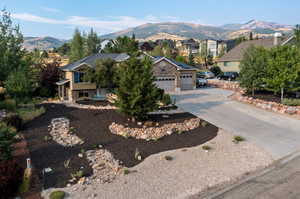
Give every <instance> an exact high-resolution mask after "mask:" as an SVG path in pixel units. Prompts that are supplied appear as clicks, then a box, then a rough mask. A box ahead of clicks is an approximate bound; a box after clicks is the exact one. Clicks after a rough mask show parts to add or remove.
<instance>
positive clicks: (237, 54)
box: [218, 37, 287, 62]
mask: <svg viewBox="0 0 300 199" xmlns="http://www.w3.org/2000/svg"><path fill="white" fill-rule="evenodd" d="M286 40H287V38H279V40H278V44H279V45H281V44H284V43H285V41H286ZM252 45H253V46H263V47H265V48H272V47H274V46H275V45H274V37H269V38H264V39H257V40H250V41H245V42H242V43H240V44H239V45H237V46H236V47H234V48H233V49H231V50H230V51H229V52H228V53H226V54H225V55H224V56H222V57H221V58H220V59H219V60H218V62H224V61H241V60H242V59H243V56H244V53H245V51H246V50H247V49H248V48H249V47H250V46H252Z"/></svg>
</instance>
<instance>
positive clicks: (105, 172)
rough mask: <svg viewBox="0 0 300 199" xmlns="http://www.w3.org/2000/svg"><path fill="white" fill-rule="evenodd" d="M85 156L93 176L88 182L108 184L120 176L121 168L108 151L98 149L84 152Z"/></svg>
mask: <svg viewBox="0 0 300 199" xmlns="http://www.w3.org/2000/svg"><path fill="white" fill-rule="evenodd" d="M85 154H86V157H87V160H88V161H89V164H90V166H91V167H92V169H93V175H92V176H91V177H89V179H90V180H93V181H96V182H99V183H110V182H112V181H113V180H114V179H115V178H116V177H117V176H118V175H120V174H121V171H122V168H123V167H122V166H121V164H120V162H119V161H118V160H116V159H114V157H113V155H112V154H111V153H110V152H109V151H107V150H105V149H98V150H90V151H86V152H85Z"/></svg>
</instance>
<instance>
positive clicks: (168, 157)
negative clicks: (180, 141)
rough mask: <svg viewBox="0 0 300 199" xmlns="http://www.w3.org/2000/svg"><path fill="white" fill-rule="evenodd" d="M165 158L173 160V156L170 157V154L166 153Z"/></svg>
mask: <svg viewBox="0 0 300 199" xmlns="http://www.w3.org/2000/svg"><path fill="white" fill-rule="evenodd" d="M165 160H168V161H171V160H173V157H172V156H169V155H166V156H165Z"/></svg>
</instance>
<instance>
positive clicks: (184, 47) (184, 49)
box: [176, 39, 199, 57]
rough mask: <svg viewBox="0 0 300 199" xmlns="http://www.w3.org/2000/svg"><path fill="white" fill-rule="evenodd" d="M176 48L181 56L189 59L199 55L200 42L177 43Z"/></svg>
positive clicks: (182, 41) (189, 40) (191, 40)
mask: <svg viewBox="0 0 300 199" xmlns="http://www.w3.org/2000/svg"><path fill="white" fill-rule="evenodd" d="M176 48H177V49H178V50H179V54H180V55H181V56H185V57H188V56H190V55H191V54H193V55H195V54H198V53H199V42H197V41H196V40H194V39H188V40H181V41H177V42H176Z"/></svg>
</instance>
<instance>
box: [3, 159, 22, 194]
mask: <svg viewBox="0 0 300 199" xmlns="http://www.w3.org/2000/svg"><path fill="white" fill-rule="evenodd" d="M22 177H23V170H22V168H21V167H20V166H19V165H18V164H17V163H16V161H14V160H8V161H2V162H0V197H1V198H10V197H12V196H13V195H14V194H15V193H17V191H18V187H19V185H20V184H21V182H22Z"/></svg>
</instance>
